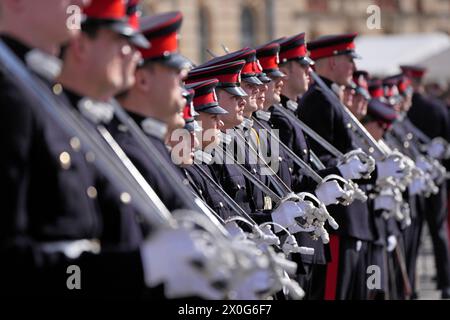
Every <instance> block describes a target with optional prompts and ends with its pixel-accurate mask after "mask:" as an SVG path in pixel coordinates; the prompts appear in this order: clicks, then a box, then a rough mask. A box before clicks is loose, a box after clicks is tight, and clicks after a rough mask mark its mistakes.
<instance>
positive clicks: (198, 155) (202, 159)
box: [194, 150, 213, 164]
mask: <svg viewBox="0 0 450 320" xmlns="http://www.w3.org/2000/svg"><path fill="white" fill-rule="evenodd" d="M194 158H195V163H198V164H201V163H204V164H211V162H212V158H213V157H212V155H211V154H210V153H207V152H205V151H203V150H196V151H195V152H194Z"/></svg>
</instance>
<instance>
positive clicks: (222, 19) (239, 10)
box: [143, 0, 450, 74]
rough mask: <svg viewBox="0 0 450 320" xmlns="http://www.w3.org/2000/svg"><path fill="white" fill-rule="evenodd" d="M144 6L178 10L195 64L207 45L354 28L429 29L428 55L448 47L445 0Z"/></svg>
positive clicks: (152, 2) (158, 2)
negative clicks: (374, 23)
mask: <svg viewBox="0 0 450 320" xmlns="http://www.w3.org/2000/svg"><path fill="white" fill-rule="evenodd" d="M370 5H377V6H379V8H380V9H381V11H380V13H381V16H380V19H381V28H380V29H373V30H371V29H369V28H368V26H367V20H368V18H369V17H370V16H371V14H372V12H369V13H368V12H367V10H368V8H369V6H370ZM143 10H144V13H145V14H152V13H159V12H164V11H170V10H181V11H182V12H183V14H184V22H183V26H182V29H181V38H180V45H181V51H182V53H183V54H184V55H186V56H187V57H189V58H190V59H191V60H192V61H193V62H194V63H201V62H203V61H206V60H208V59H210V56H209V54H208V53H207V51H206V49H210V50H211V51H212V52H214V53H217V54H222V53H223V52H224V51H223V48H222V44H223V45H225V46H227V47H228V48H229V49H230V50H236V49H239V48H242V47H244V46H252V47H254V46H257V45H259V44H262V43H265V42H267V41H269V40H272V39H276V38H278V37H281V36H289V35H293V34H296V33H299V32H303V31H304V32H306V37H307V40H308V39H314V38H316V37H317V36H320V35H322V34H335V33H341V32H353V31H356V32H358V33H359V34H361V35H366V36H372V35H390V34H396V35H398V34H429V33H434V35H435V36H436V35H437V36H438V38H439V36H441V38H440V41H441V43H440V44H441V45H440V46H439V49H436V50H434V51H427V54H429V55H434V54H438V53H440V51H441V49H442V50H444V47H445V42H446V41H445V40H447V41H448V46H449V47H450V40H448V35H449V33H450V22H449V21H450V0H371V1H369V0H358V1H354V0H144V4H143ZM372 38H373V37H372ZM420 39H421V40H417V42H418V43H420V41H422V42H423V41H424V40H423V39H424V38H423V37H422V38H420ZM393 41H394V42H398V40H397V39H394V40H393ZM391 42H392V41H391ZM404 45H405V46H407V45H408V44H406V43H405V44H404ZM409 45H410V46H411V45H414V44H413V43H409ZM369 47H370V45H369ZM372 47H373V44H372ZM378 49H379V50H382V48H378ZM418 49H420V46H419V47H413V48H410V50H418ZM367 50H372V49H371V48H368V49H367ZM375 50H377V49H375ZM399 50H404V48H399ZM416 58H417V57H416ZM444 59H445V57H444ZM449 61H450V60H449ZM404 62H414V61H404ZM448 74H450V70H449V72H448Z"/></svg>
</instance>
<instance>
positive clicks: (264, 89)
mask: <svg viewBox="0 0 450 320" xmlns="http://www.w3.org/2000/svg"><path fill="white" fill-rule="evenodd" d="M271 82H272V81H271ZM269 83H270V82H269ZM268 90H269V86H268V83H264V84H262V85H260V86H259V92H258V94H257V95H256V104H257V106H258V110H263V109H264V103H265V102H266V99H267V98H266V96H267V94H268Z"/></svg>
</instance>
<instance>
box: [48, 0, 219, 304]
mask: <svg viewBox="0 0 450 320" xmlns="http://www.w3.org/2000/svg"><path fill="white" fill-rule="evenodd" d="M125 9H126V7H125V5H124V3H123V2H122V1H120V0H99V1H96V2H92V4H91V5H90V6H88V7H87V8H86V9H85V15H86V18H85V19H84V21H83V23H82V34H81V35H80V36H79V37H78V38H77V39H75V40H73V41H72V42H71V43H70V44H69V45H68V47H67V48H66V50H65V54H64V58H65V63H64V68H63V72H62V74H61V76H60V77H59V78H58V80H59V83H58V84H57V85H58V86H60V87H62V88H64V92H65V93H66V95H67V96H68V98H69V100H70V101H71V102H72V103H73V105H74V106H75V107H76V108H77V109H78V110H79V111H80V113H81V114H82V115H83V116H84V117H85V118H87V119H88V120H89V121H91V122H92V124H93V125H94V126H96V127H98V128H99V127H100V126H106V125H108V126H110V127H112V128H113V129H115V128H116V127H119V126H120V125H122V126H123V124H120V122H119V120H118V119H117V118H113V117H114V112H113V110H112V109H111V105H109V104H108V102H109V100H110V99H111V98H112V97H113V96H114V95H115V94H117V93H119V92H123V91H126V90H128V89H130V88H131V89H130V91H131V92H132V93H134V91H133V90H134V88H135V86H136V83H135V79H139V80H142V78H141V76H142V75H138V74H137V73H138V72H137V71H136V72H135V67H136V64H137V63H138V62H139V60H140V56H141V55H140V53H139V52H138V51H137V48H139V49H141V50H143V49H144V50H145V48H148V40H147V39H146V38H145V37H144V36H143V35H142V34H140V33H139V32H138V31H137V29H136V28H132V26H131V25H130V24H129V19H128V16H127V15H126V10H125ZM133 14H136V12H135V11H134V12H133ZM174 16H176V14H173V15H172V17H174ZM176 20H177V21H176V22H178V21H179V20H178V19H176ZM166 21H167V19H166V20H165V19H162V22H163V23H164V22H166ZM147 22H148V21H147ZM137 46H139V47H137ZM105 52H108V55H105ZM99 59H101V62H99ZM174 73H175V74H176V75H178V73H179V71H177V72H174ZM174 78H175V79H177V78H176V76H174ZM161 81H162V80H161ZM166 81H167V80H166ZM173 83H175V86H179V85H180V82H179V81H177V82H173ZM131 86H133V87H131ZM54 88H56V87H54ZM136 90H137V89H136ZM166 90H167V91H166V92H167V95H169V93H171V91H170V90H171V88H170V87H169V86H167V88H166ZM176 92H180V99H181V98H182V96H181V91H176ZM146 93H147V92H146ZM158 94H159V95H164V91H159V92H158ZM83 96H84V97H83ZM121 96H123V94H122V95H121ZM130 96H131V97H135V96H134V95H131V94H130ZM127 97H128V96H127ZM134 101H136V102H140V103H141V104H138V106H142V110H144V111H143V113H144V114H145V110H146V109H145V108H146V107H147V106H146V105H145V104H142V101H139V100H137V99H136V100H134ZM149 109H150V108H149ZM171 111H172V114H168V115H166V118H164V120H165V121H166V123H167V125H168V126H169V125H171V126H172V127H176V126H177V121H178V118H179V117H180V116H179V112H178V111H179V109H176V108H172V109H171ZM111 120H113V121H112V122H111V123H109V122H110V121H111ZM181 120H182V125H184V120H183V118H182V117H181ZM103 128H104V127H103ZM121 128H122V129H123V127H121ZM121 132H124V133H128V132H127V131H126V130H123V131H121ZM124 137H125V139H126V140H125V139H122V140H120V141H118V142H119V144H122V146H123V145H124V143H126V147H127V149H126V150H125V151H126V152H128V153H129V154H132V155H134V154H133V153H132V151H135V150H139V151H141V153H138V154H137V155H138V156H141V157H142V158H141V159H145V160H144V162H143V163H139V162H138V161H139V160H140V159H139V158H138V156H135V157H134V158H132V161H135V164H136V167H138V168H139V169H141V170H142V172H143V174H144V175H145V178H147V179H149V181H151V182H155V181H156V179H153V178H154V177H155V176H156V177H157V178H159V177H161V180H162V179H164V177H162V175H160V176H157V175H156V174H155V173H154V172H155V171H157V170H154V169H153V167H152V163H151V160H148V154H146V153H145V152H144V151H143V150H142V149H139V148H136V149H133V147H136V146H138V147H139V144H138V143H137V142H136V141H135V140H134V139H133V137H131V136H126V135H125V134H124V135H123V136H119V138H124ZM162 138H163V137H161V139H162ZM108 139H109V140H110V138H109V137H108ZM161 141H162V140H161ZM162 143H163V142H162ZM130 150H131V152H130ZM163 151H164V152H165V153H166V157H167V158H168V159H169V160H170V156H169V155H168V151H167V149H164V150H163ZM157 152H160V151H158V150H155V153H157ZM174 168H175V167H174ZM175 169H176V168H175ZM180 178H181V176H180ZM151 179H153V180H151ZM165 181H167V178H166V179H165ZM108 187H109V186H101V188H100V189H98V191H97V194H98V198H99V202H101V204H102V203H103V202H109V206H110V207H109V208H108V207H107V208H104V210H105V211H107V212H105V214H104V215H103V221H102V222H103V225H102V227H103V233H104V234H103V235H102V238H101V240H102V241H104V243H105V244H106V246H107V248H108V249H109V250H121V251H123V252H124V253H123V256H121V264H120V265H119V264H118V267H120V266H121V265H122V264H126V265H128V264H131V263H134V266H133V267H132V268H133V271H130V270H129V269H127V268H124V271H127V272H129V274H128V275H126V276H124V277H121V279H123V281H125V282H126V284H127V285H128V286H130V287H131V288H130V289H128V287H126V286H124V288H125V289H128V290H120V288H119V290H117V291H118V292H117V293H116V292H111V291H109V290H108V288H109V286H105V287H104V290H105V291H106V294H107V295H111V294H126V295H128V296H129V293H128V291H131V290H134V291H131V294H133V293H134V294H135V295H136V296H138V297H139V296H141V295H143V296H144V297H149V298H161V297H162V292H161V289H164V290H165V293H167V294H169V295H168V296H167V297H173V296H178V295H181V296H189V295H197V294H198V295H200V296H203V297H217V296H218V295H216V294H215V293H213V292H214V290H213V292H209V291H208V289H207V290H206V292H202V289H200V288H201V287H202V285H200V282H201V281H203V280H202V279H203V278H202V277H201V276H200V275H199V274H195V272H194V273H193V274H191V272H190V271H192V270H191V267H190V266H189V265H185V263H184V262H183V261H185V260H184V259H185V257H186V256H185V254H186V253H187V254H188V255H189V253H188V252H189V251H190V250H189V249H188V248H187V247H183V246H186V245H187V244H188V243H189V242H190V240H191V238H190V235H189V232H188V231H184V230H182V229H178V230H170V229H168V230H165V229H162V228H161V229H159V230H157V231H156V232H155V233H152V234H151V236H150V237H147V233H144V232H143V231H145V230H141V225H142V223H141V220H142V217H141V216H137V215H136V214H135V213H134V212H133V211H131V212H130V210H126V209H125V210H123V209H122V208H121V207H122V206H123V207H127V205H128V206H131V205H132V203H133V201H132V200H133V199H131V197H130V195H129V194H128V196H127V193H126V192H122V193H121V194H120V201H121V202H122V203H120V202H119V201H118V199H119V196H116V198H112V196H111V195H107V196H106V197H104V196H102V194H103V193H104V192H105V190H106V192H109V193H113V192H115V194H116V195H117V191H115V190H112V191H111V190H110V189H109V188H108ZM167 190H169V191H168V192H171V194H169V195H168V194H162V197H163V196H166V197H170V201H171V202H172V203H173V207H176V206H177V205H180V207H181V205H183V204H182V203H181V204H179V203H177V202H176V199H177V197H176V193H175V192H174V191H173V189H169V188H167ZM120 191H121V190H120ZM163 199H164V198H163ZM166 200H167V198H166ZM170 201H168V203H170ZM119 208H120V210H119ZM102 209H103V208H102ZM116 211H118V212H116ZM180 237H185V240H186V242H185V243H184V245H182V246H180V243H178V244H177V239H179V238H180ZM162 248H166V249H168V250H169V252H170V255H168V253H167V252H164V250H163V249H162ZM186 249H187V251H186ZM180 251H183V252H184V253H183V255H180ZM113 252H114V251H113ZM127 255H132V256H131V257H135V258H134V260H131V259H130V258H129V257H127ZM161 255H163V256H161ZM177 260H178V261H177ZM175 263H177V267H176V268H175V265H174V264H175ZM178 263H179V264H178ZM186 263H188V262H187V261H186ZM116 264H117V263H116ZM130 268H131V266H130ZM183 269H184V272H186V273H187V274H186V275H184V276H183V282H182V284H181V283H180V277H181V275H180V274H181V273H180V271H183ZM94 270H95V269H94ZM86 273H87V275H88V276H89V277H93V276H94V275H91V274H90V269H87V270H86ZM189 274H191V275H189ZM109 280H110V279H109ZM161 283H164V284H165V285H166V286H165V287H164V288H163V287H161V286H158V285H159V284H161ZM145 285H146V286H148V287H152V288H155V287H156V289H154V290H151V291H148V290H145V289H146V286H145ZM133 286H134V287H133ZM206 287H207V288H208V285H207V286H206ZM199 289H200V290H199ZM167 290H168V291H167Z"/></svg>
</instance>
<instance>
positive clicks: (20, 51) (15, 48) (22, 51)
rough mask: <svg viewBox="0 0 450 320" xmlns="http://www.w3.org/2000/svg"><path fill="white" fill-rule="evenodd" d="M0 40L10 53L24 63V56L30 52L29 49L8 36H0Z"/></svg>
mask: <svg viewBox="0 0 450 320" xmlns="http://www.w3.org/2000/svg"><path fill="white" fill-rule="evenodd" d="M0 39H1V40H3V42H4V43H5V44H6V45H7V46H8V47H9V49H11V51H12V52H14V54H15V55H16V56H17V57H18V58H19V59H20V60H22V61H23V62H25V55H26V54H27V53H28V52H29V51H31V48H30V47H28V46H27V45H25V44H24V43H22V42H20V41H19V40H16V39H14V38H11V37H10V36H8V35H5V34H2V35H1V36H0Z"/></svg>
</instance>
